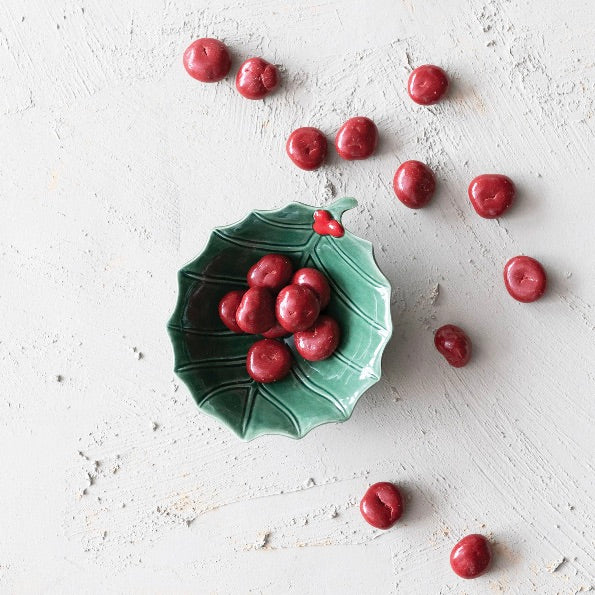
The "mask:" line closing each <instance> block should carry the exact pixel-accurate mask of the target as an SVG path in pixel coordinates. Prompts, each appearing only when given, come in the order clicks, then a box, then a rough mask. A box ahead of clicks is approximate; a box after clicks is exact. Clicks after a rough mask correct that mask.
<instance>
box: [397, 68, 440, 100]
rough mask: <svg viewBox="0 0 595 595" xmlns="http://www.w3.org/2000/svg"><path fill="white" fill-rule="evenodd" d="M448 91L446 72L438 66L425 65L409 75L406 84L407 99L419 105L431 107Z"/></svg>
mask: <svg viewBox="0 0 595 595" xmlns="http://www.w3.org/2000/svg"><path fill="white" fill-rule="evenodd" d="M447 89H448V77H447V76H446V72H444V70H442V68H438V66H432V65H431V64H425V65H424V66H419V67H418V68H416V69H415V70H414V71H413V72H412V73H411V74H410V75H409V81H408V83H407V92H408V93H409V97H411V99H413V101H415V103H419V104H420V105H432V104H433V103H437V102H438V101H440V100H441V99H442V97H443V96H444V94H445V93H446V91H447Z"/></svg>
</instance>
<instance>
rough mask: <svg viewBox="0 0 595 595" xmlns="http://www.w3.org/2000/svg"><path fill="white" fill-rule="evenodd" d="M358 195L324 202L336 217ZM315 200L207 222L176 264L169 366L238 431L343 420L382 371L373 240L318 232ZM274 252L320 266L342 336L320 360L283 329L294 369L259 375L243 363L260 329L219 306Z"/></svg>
mask: <svg viewBox="0 0 595 595" xmlns="http://www.w3.org/2000/svg"><path fill="white" fill-rule="evenodd" d="M356 205H357V201H356V200H354V199H352V198H343V199H340V200H338V201H336V202H335V203H334V204H333V205H331V206H330V207H329V206H326V207H322V208H323V209H325V210H327V211H329V212H330V213H331V215H332V216H333V217H334V218H335V219H336V220H337V221H339V222H340V221H341V216H342V214H343V212H344V211H346V210H348V209H350V208H353V207H354V206H356ZM316 210H318V209H317V208H316V207H311V206H308V205H305V204H301V203H291V204H289V205H287V206H285V207H283V208H281V209H279V210H274V211H253V212H251V213H250V214H249V215H248V216H247V217H246V218H245V219H243V220H242V221H240V222H239V223H236V224H234V225H230V226H227V227H220V228H216V229H214V230H213V231H212V233H211V236H210V238H209V241H208V243H207V246H206V247H205V249H204V251H203V252H202V253H201V254H200V256H198V258H196V259H195V260H193V261H192V262H190V263H188V264H187V265H186V266H184V267H183V268H182V269H181V270H180V271H179V273H178V282H179V293H178V301H177V305H176V308H175V311H174V313H173V315H172V317H171V319H170V321H169V323H168V331H169V335H170V338H171V341H172V344H173V348H174V359H175V372H176V374H177V375H178V376H179V377H180V379H181V380H182V381H183V382H184V383H185V384H186V385H187V386H188V388H189V389H190V392H191V393H192V395H193V397H194V399H195V400H196V403H197V405H198V407H199V408H200V409H201V411H203V412H204V413H207V414H209V415H212V416H214V417H216V418H217V419H219V420H220V421H222V422H223V423H224V424H226V425H227V426H229V428H231V429H232V430H233V431H234V432H235V433H236V434H237V435H238V436H239V437H241V438H242V439H245V440H251V439H253V438H256V437H257V436H260V435H262V434H283V435H286V436H290V437H293V438H301V437H303V436H304V435H305V434H306V433H307V432H309V431H310V430H311V429H312V428H314V427H316V426H318V425H320V424H324V423H328V422H342V421H345V420H347V419H348V418H349V417H350V416H351V413H352V412H353V408H354V407H355V404H356V402H357V400H358V399H359V397H360V396H361V395H362V394H363V393H364V392H365V391H366V390H367V389H368V388H369V387H370V386H372V385H373V384H375V383H376V382H377V381H378V380H379V378H380V374H381V357H382V352H383V351H384V347H385V346H386V344H387V342H388V340H389V339H390V336H391V333H392V321H391V316H390V284H389V282H388V280H387V279H386V277H385V276H384V275H383V274H382V273H381V272H380V270H379V268H378V266H377V264H376V262H375V260H374V256H373V250H372V244H371V243H370V242H368V241H366V240H364V239H361V238H358V237H357V236H355V235H353V234H352V233H350V232H349V231H346V232H345V235H343V236H342V237H340V238H336V237H332V236H330V235H319V234H317V233H315V232H314V231H313V229H312V225H313V221H314V219H313V215H314V212H315V211H316ZM271 252H274V253H279V254H285V255H286V256H288V257H289V258H290V259H291V260H292V261H293V263H294V266H295V268H296V269H297V268H300V267H313V268H316V269H318V270H320V271H321V272H322V273H324V274H325V275H326V276H327V278H328V280H329V284H330V286H331V301H330V304H329V306H328V308H327V312H328V313H329V314H330V315H331V316H333V317H335V319H336V320H337V321H338V322H339V325H340V327H341V331H342V337H341V342H340V344H339V348H338V349H337V351H336V352H335V353H334V354H333V355H332V356H331V357H330V358H328V359H326V360H323V361H319V362H309V361H306V360H304V359H303V358H302V357H301V356H300V355H299V354H297V352H296V351H295V348H294V346H293V343H292V340H291V338H289V339H288V340H287V342H288V344H289V346H290V347H291V348H292V351H293V353H294V363H293V366H292V370H291V373H290V374H289V376H287V377H286V378H284V379H283V380H280V381H278V382H275V383H271V384H261V383H258V382H256V381H254V380H252V379H251V378H250V376H249V375H248V372H247V371H246V355H247V352H248V349H249V347H250V346H251V345H252V344H253V343H254V342H255V341H257V340H259V339H260V337H257V336H254V335H239V334H235V333H233V332H231V331H229V330H228V329H227V328H226V327H225V326H224V325H223V323H222V322H221V320H220V319H219V315H218V310H217V307H218V303H219V300H220V299H221V298H222V297H223V295H225V294H226V293H227V292H228V291H231V290H232V289H242V288H247V283H246V273H247V272H248V269H249V268H250V267H251V266H252V265H253V264H254V263H255V262H256V261H257V260H258V259H259V258H261V257H262V256H264V255H265V254H269V253H271Z"/></svg>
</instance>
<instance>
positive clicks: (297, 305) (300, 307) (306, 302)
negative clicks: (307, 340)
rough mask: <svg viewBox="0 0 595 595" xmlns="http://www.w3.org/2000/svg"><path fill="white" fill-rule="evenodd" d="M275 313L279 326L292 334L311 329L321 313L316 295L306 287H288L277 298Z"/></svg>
mask: <svg viewBox="0 0 595 595" xmlns="http://www.w3.org/2000/svg"><path fill="white" fill-rule="evenodd" d="M275 313H276V315H277V320H278V321H279V324H280V325H281V326H282V327H283V328H284V329H285V330H286V331H289V332H290V333H296V332H298V331H305V330H306V329H307V328H310V327H311V326H312V325H313V324H314V322H315V321H316V319H317V318H318V314H319V313H320V302H319V301H318V298H317V297H316V294H315V293H314V292H313V291H312V290H311V289H310V288H308V287H305V286H304V285H288V286H287V287H284V288H283V289H282V290H281V291H280V292H279V295H278V296H277V304H276V309H275Z"/></svg>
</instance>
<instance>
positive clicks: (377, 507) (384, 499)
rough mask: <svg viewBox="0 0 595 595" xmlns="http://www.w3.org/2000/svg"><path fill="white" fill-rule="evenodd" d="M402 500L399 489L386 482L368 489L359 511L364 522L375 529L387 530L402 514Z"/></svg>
mask: <svg viewBox="0 0 595 595" xmlns="http://www.w3.org/2000/svg"><path fill="white" fill-rule="evenodd" d="M403 508H404V506H403V498H402V496H401V492H400V491H399V488H398V487H397V486H396V485H394V484H392V483H389V482H387V481H381V482H379V483H375V484H374V485H372V486H370V487H369V488H368V491H367V492H366V493H365V494H364V497H363V498H362V501H361V502H360V505H359V509H360V512H361V513H362V516H363V517H364V519H365V521H366V522H367V523H369V524H370V525H372V527H376V528H377V529H389V528H390V527H392V526H393V525H394V524H395V523H396V522H397V521H398V520H399V519H400V518H401V515H402V514H403Z"/></svg>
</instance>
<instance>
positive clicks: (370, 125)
mask: <svg viewBox="0 0 595 595" xmlns="http://www.w3.org/2000/svg"><path fill="white" fill-rule="evenodd" d="M377 144H378V128H376V124H374V122H372V120H370V119H369V118H364V117H361V116H357V117H355V118H351V119H349V120H347V122H345V124H343V126H341V128H339V132H337V136H336V137H335V148H336V149H337V153H339V157H342V158H343V159H347V160H354V159H366V158H367V157H369V156H370V155H371V154H372V153H373V152H374V150H375V149H376V145H377Z"/></svg>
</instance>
